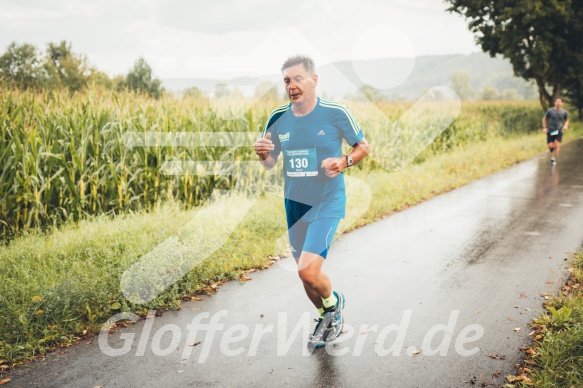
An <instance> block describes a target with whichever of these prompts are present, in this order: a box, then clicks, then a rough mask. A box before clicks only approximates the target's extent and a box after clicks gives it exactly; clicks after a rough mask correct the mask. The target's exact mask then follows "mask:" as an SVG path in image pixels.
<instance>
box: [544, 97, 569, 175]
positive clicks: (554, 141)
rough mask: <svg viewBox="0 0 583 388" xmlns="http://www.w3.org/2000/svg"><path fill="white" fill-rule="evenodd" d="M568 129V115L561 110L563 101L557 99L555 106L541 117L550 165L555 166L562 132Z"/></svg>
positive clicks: (559, 98)
mask: <svg viewBox="0 0 583 388" xmlns="http://www.w3.org/2000/svg"><path fill="white" fill-rule="evenodd" d="M568 128H569V114H568V113H567V111H566V110H564V109H563V99H562V98H561V97H557V98H556V99H555V106H554V107H553V108H550V109H549V110H547V112H546V113H545V115H544V117H543V133H546V134H547V145H548V147H549V152H550V153H551V164H552V165H555V164H557V157H558V156H559V148H560V147H561V142H562V141H563V131H566V130H567V129H568Z"/></svg>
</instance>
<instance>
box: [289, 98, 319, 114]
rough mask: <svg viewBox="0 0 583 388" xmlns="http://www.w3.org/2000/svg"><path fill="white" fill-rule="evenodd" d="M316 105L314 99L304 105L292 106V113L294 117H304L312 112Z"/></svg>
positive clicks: (316, 99)
mask: <svg viewBox="0 0 583 388" xmlns="http://www.w3.org/2000/svg"><path fill="white" fill-rule="evenodd" d="M317 103H318V97H314V99H313V100H311V101H306V103H305V104H299V103H295V104H292V112H293V114H294V115H295V116H305V115H307V114H308V113H310V112H311V111H313V110H314V108H315V107H316V104H317Z"/></svg>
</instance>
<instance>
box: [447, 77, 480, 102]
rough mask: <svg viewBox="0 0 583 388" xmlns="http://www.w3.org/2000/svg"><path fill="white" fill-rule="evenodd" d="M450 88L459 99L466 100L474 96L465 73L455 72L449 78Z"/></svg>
mask: <svg viewBox="0 0 583 388" xmlns="http://www.w3.org/2000/svg"><path fill="white" fill-rule="evenodd" d="M449 78H450V80H451V88H452V89H453V90H455V92H456V93H457V94H458V96H459V97H460V99H462V100H468V99H470V98H472V96H473V95H474V90H473V89H472V85H470V75H469V74H468V73H467V72H465V71H456V72H455V73H453V74H452V75H451V76H450V77H449Z"/></svg>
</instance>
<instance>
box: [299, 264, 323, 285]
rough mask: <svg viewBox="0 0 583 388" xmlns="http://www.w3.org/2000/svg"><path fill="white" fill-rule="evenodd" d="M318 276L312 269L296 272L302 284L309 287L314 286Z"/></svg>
mask: <svg viewBox="0 0 583 388" xmlns="http://www.w3.org/2000/svg"><path fill="white" fill-rule="evenodd" d="M318 274H319V273H318V272H317V271H314V269H313V268H310V267H308V268H304V269H300V270H298V275H299V276H300V279H301V280H302V282H303V283H304V284H305V285H307V286H310V287H311V286H313V285H314V284H316V281H317V279H318Z"/></svg>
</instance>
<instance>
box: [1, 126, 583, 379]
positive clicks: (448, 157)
mask: <svg viewBox="0 0 583 388" xmlns="http://www.w3.org/2000/svg"><path fill="white" fill-rule="evenodd" d="M582 133H583V126H581V125H578V126H572V130H571V131H569V132H568V133H567V134H566V139H565V140H566V141H568V140H569V139H574V138H576V137H579V136H581V134H582ZM543 150H544V138H543V136H542V135H540V134H531V135H520V136H518V135H517V136H510V137H506V138H500V137H496V138H493V139H491V140H488V141H486V142H479V143H474V144H471V145H466V146H464V147H460V148H457V149H455V150H454V151H451V152H449V153H447V154H443V155H438V156H435V157H431V158H426V159H424V161H423V162H422V163H418V164H412V165H410V166H408V167H407V168H405V169H403V170H400V171H397V172H391V173H389V172H385V171H380V170H379V171H375V170H373V171H372V172H366V173H365V172H364V171H361V170H359V169H358V168H355V169H353V170H351V171H349V175H351V176H353V177H355V178H358V179H360V180H362V181H364V182H365V183H366V184H367V185H368V186H369V187H370V188H371V191H372V200H371V204H370V207H369V208H368V209H367V210H366V211H365V212H364V214H363V215H361V216H360V217H359V218H358V220H357V221H356V222H350V221H347V222H350V224H347V223H345V225H344V227H343V228H342V229H343V230H350V229H352V228H355V227H358V226H360V225H364V224H367V223H370V222H372V221H374V220H377V219H380V218H383V217H385V216H387V215H388V214H391V213H393V212H396V211H399V210H402V209H404V208H407V207H409V206H412V205H414V204H417V203H419V202H421V201H424V200H427V199H430V198H432V197H434V196H436V195H438V194H441V193H444V192H447V191H450V190H452V189H455V188H457V187H460V186H463V185H465V184H467V183H469V182H472V181H474V180H477V179H479V178H482V177H485V176H487V175H489V174H491V173H493V172H496V171H499V170H501V169H503V168H506V167H508V166H510V165H512V164H515V163H517V162H519V161H522V160H526V159H529V158H531V157H533V156H535V155H537V154H539V153H541V152H542V151H543ZM421 158H423V155H421ZM357 195H358V194H357ZM355 199H356V200H355ZM243 201H247V202H248V201H250V199H249V198H248V197H245V196H243V195H240V196H237V195H234V196H232V197H231V198H229V199H228V201H227V202H226V203H223V206H233V207H234V208H235V207H237V206H240V204H241V203H242V202H243ZM253 201H254V202H253V204H251V210H250V211H249V212H248V213H247V215H246V216H245V218H244V219H243V221H242V222H241V223H240V224H239V225H238V227H237V229H236V231H235V232H234V233H232V234H231V236H230V237H229V239H228V240H227V241H226V243H225V244H223V245H222V246H221V247H220V249H218V250H217V251H216V252H215V253H214V254H212V255H211V256H210V257H208V258H207V259H206V260H204V261H203V262H202V263H201V264H200V265H198V266H196V267H195V268H194V269H193V270H191V271H190V272H188V274H186V275H185V276H183V277H182V278H180V280H179V281H177V282H176V283H174V284H173V285H172V286H170V287H168V288H167V289H166V290H165V291H164V292H163V293H162V294H160V295H159V296H158V297H156V298H155V299H153V300H152V301H150V302H149V303H148V304H146V305H134V304H132V303H130V302H129V301H128V300H126V299H125V298H124V296H123V294H122V293H121V291H120V278H121V276H122V274H123V273H124V272H125V271H126V270H127V269H128V268H129V267H130V266H131V265H132V264H133V263H135V262H136V261H138V260H139V259H140V258H141V257H143V256H144V255H145V254H147V253H148V252H149V251H151V250H152V249H153V248H154V247H156V246H157V245H158V244H160V243H161V242H163V241H164V240H165V239H167V238H168V237H169V236H172V235H175V234H176V233H177V232H178V231H179V230H180V228H181V227H182V226H183V225H185V224H186V223H188V221H190V220H192V219H193V218H194V217H196V214H197V212H198V211H199V209H193V210H189V211H181V210H179V206H177V205H175V204H172V203H167V204H166V205H164V206H163V207H162V208H160V209H158V210H157V211H152V212H149V213H136V214H129V215H124V216H119V217H117V218H115V219H110V218H107V217H96V218H94V219H92V220H88V221H83V222H80V223H78V224H69V225H66V226H64V227H62V228H59V229H58V230H53V231H52V232H51V233H48V234H43V233H29V234H27V235H24V236H22V237H19V238H17V239H15V240H14V241H12V242H11V243H10V245H8V246H5V247H1V248H0V266H1V267H2V272H1V273H0V333H2V336H1V338H0V372H1V371H2V370H5V371H6V370H9V369H11V368H13V367H15V366H16V365H18V364H19V363H21V362H25V361H26V360H29V359H30V358H32V357H34V355H42V354H44V353H46V352H47V351H49V350H51V349H54V348H55V347H59V346H68V345H70V344H73V343H75V342H76V341H78V340H79V339H80V338H82V337H83V336H87V335H91V334H92V333H95V332H96V331H98V330H99V328H100V327H101V325H102V324H103V322H105V321H106V320H107V319H108V318H109V317H110V316H112V315H114V314H116V313H118V312H121V311H134V312H136V313H138V314H145V313H146V312H147V310H148V309H150V308H156V309H160V308H179V307H180V303H181V301H182V300H183V299H185V298H190V296H192V295H196V294H199V293H201V292H212V291H213V290H215V289H216V285H217V284H219V283H221V282H224V281H226V280H229V279H242V280H244V273H245V271H248V270H250V269H261V268H267V267H269V266H270V265H271V264H273V263H274V261H273V260H272V256H274V255H276V254H278V253H281V251H278V248H274V241H277V240H278V239H280V237H282V236H285V225H284V211H283V206H282V199H281V198H277V197H274V196H269V195H262V196H261V197H259V198H258V199H256V200H253ZM359 202H361V201H359V199H358V198H354V197H353V198H349V204H348V207H349V209H348V212H349V213H350V212H351V209H352V208H353V207H354V205H353V204H354V203H359ZM221 228H222V221H221V219H218V218H217V219H214V220H211V221H209V222H207V223H206V224H205V229H206V230H207V231H208V232H209V233H210V234H212V232H213V230H217V231H218V230H220V229H221ZM201 243H202V242H201ZM0 377H1V376H0Z"/></svg>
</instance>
